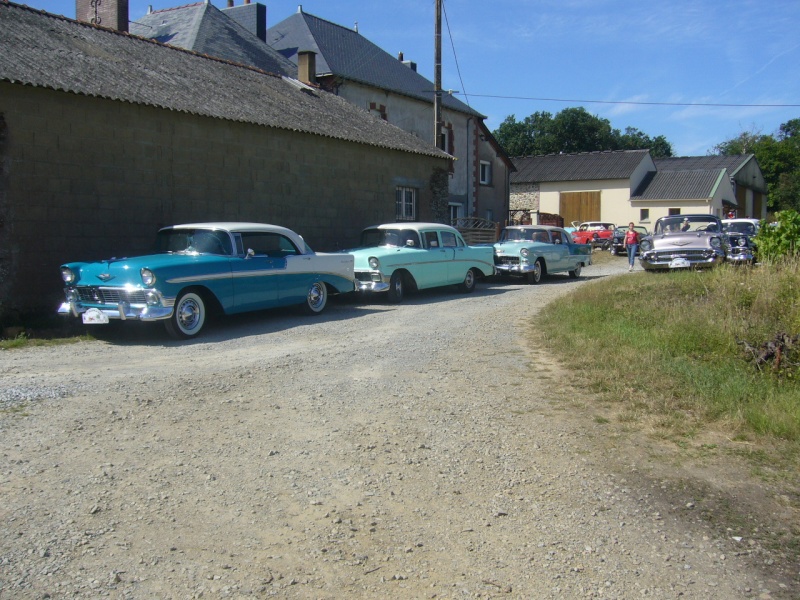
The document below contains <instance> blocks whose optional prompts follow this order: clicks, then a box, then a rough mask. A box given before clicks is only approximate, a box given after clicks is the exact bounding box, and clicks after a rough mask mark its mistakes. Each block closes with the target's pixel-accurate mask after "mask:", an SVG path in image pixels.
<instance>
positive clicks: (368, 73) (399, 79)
mask: <svg viewBox="0 0 800 600" xmlns="http://www.w3.org/2000/svg"><path fill="white" fill-rule="evenodd" d="M267 43H268V44H269V45H270V46H271V47H272V48H274V49H275V50H277V51H279V52H280V53H281V54H283V55H284V56H285V57H286V58H288V59H290V60H291V61H292V62H294V63H297V64H301V68H300V69H299V71H298V78H299V79H301V80H304V81H309V82H311V83H315V84H318V85H320V86H321V87H322V88H323V89H326V90H328V91H330V92H332V93H334V94H336V95H338V96H340V97H342V98H344V99H345V100H347V101H348V102H350V103H352V104H354V105H355V106H359V107H361V108H363V109H365V110H368V111H369V112H371V113H373V114H374V115H376V116H378V117H380V118H381V119H384V120H385V121H387V122H389V123H391V124H393V125H396V126H397V127H400V128H401V129H403V130H405V131H408V132H410V133H412V134H413V135H415V136H417V137H419V138H420V139H423V140H430V141H431V143H434V139H433V134H434V119H433V111H434V107H433V101H434V95H433V89H434V85H433V83H432V82H431V81H429V80H427V79H426V78H425V77H423V76H422V75H420V74H419V73H417V70H416V64H415V63H414V62H413V61H408V60H405V58H404V56H403V55H402V54H400V55H399V56H398V57H397V58H394V57H393V56H391V55H389V54H388V53H386V52H385V51H383V50H382V49H380V48H379V47H377V46H376V45H375V44H373V43H372V42H370V41H369V40H367V39H366V38H365V37H363V36H362V35H360V34H359V33H358V31H357V30H353V29H348V28H346V27H342V26H340V25H337V24H335V23H331V22H330V21H326V20H324V19H321V18H319V17H316V16H314V15H311V14H308V13H306V12H303V10H302V7H300V8H299V9H298V11H297V13H295V14H294V15H292V16H291V17H289V18H287V19H285V20H283V21H281V22H280V23H277V24H276V25H274V26H272V27H269V28H268V29H267ZM309 53H310V54H312V55H313V56H312V58H311V60H312V61H313V63H312V65H313V66H312V68H311V69H310V71H308V70H307V69H308V66H307V65H308V63H305V65H306V70H304V69H303V68H302V63H301V61H304V60H307V59H305V56H307V55H308V54H309ZM442 119H443V121H444V143H443V144H442V146H441V147H443V148H444V149H445V151H446V152H447V153H448V154H450V155H452V156H453V157H455V158H456V160H455V161H454V162H453V164H452V165H451V170H450V173H449V181H448V194H449V196H448V205H447V215H446V217H447V219H455V218H459V217H481V218H488V219H490V220H501V219H503V218H504V217H505V215H506V214H507V211H508V200H509V192H510V187H509V186H510V183H509V174H510V172H511V171H512V170H513V169H514V165H513V162H512V161H511V160H510V159H509V158H508V156H507V155H506V154H505V152H504V151H503V149H502V148H501V147H500V145H499V144H497V143H496V141H495V140H494V138H493V137H492V136H491V134H490V133H489V132H488V130H487V129H486V127H485V125H484V119H485V118H484V116H483V115H481V114H480V113H479V112H477V111H476V110H474V109H472V108H471V107H469V106H468V105H466V104H464V103H463V102H461V101H460V100H458V99H457V98H456V97H455V96H454V95H452V94H448V93H444V94H443V96H442Z"/></svg>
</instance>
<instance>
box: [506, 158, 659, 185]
mask: <svg viewBox="0 0 800 600" xmlns="http://www.w3.org/2000/svg"><path fill="white" fill-rule="evenodd" d="M647 156H649V150H618V151H608V152H583V153H580V154H547V155H544V156H525V157H521V158H513V159H512V161H513V163H514V166H515V167H516V168H517V171H516V172H515V173H512V174H511V183H542V182H547V181H586V180H593V179H627V178H629V177H631V175H633V173H634V171H635V170H636V168H637V167H638V166H639V165H640V164H641V162H642V161H643V160H644V159H645V158H646V157H647Z"/></svg>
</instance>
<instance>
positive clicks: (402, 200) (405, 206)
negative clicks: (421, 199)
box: [395, 187, 417, 221]
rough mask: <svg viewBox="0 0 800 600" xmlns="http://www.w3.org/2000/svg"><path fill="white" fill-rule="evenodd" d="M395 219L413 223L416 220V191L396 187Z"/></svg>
mask: <svg viewBox="0 0 800 600" xmlns="http://www.w3.org/2000/svg"><path fill="white" fill-rule="evenodd" d="M395 217H396V218H397V220H398V221H414V220H416V218H417V190H415V189H414V188H408V187H398V188H397V190H396V192H395Z"/></svg>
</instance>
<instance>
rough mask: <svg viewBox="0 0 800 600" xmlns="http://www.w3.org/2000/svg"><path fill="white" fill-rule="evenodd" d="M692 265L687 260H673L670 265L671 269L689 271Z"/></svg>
mask: <svg viewBox="0 0 800 600" xmlns="http://www.w3.org/2000/svg"><path fill="white" fill-rule="evenodd" d="M691 266H692V265H691V263H690V262H689V261H688V260H686V259H685V258H673V259H672V260H671V261H670V263H669V268H670V269H688V268H689V267H691Z"/></svg>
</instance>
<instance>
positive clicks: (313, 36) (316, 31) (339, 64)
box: [267, 9, 485, 118]
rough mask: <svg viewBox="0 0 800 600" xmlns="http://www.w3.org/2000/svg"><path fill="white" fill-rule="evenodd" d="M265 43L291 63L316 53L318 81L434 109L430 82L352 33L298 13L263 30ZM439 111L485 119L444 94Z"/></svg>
mask: <svg viewBox="0 0 800 600" xmlns="http://www.w3.org/2000/svg"><path fill="white" fill-rule="evenodd" d="M387 10H389V11H391V9H387ZM387 14H390V12H389V13H387ZM267 43H268V44H269V45H270V46H272V47H273V48H274V49H276V50H278V51H279V52H281V54H283V55H284V56H286V57H287V58H290V59H292V60H293V61H295V62H296V61H297V52H298V50H313V51H314V52H316V53H317V56H316V67H317V77H324V76H326V75H333V76H336V77H341V78H343V79H346V80H349V81H353V82H358V83H362V84H364V85H368V86H371V87H376V88H379V89H382V90H388V91H391V92H395V93H397V94H401V95H404V96H410V97H412V98H416V99H418V100H423V101H425V102H429V103H431V104H433V83H432V82H430V81H428V80H427V79H426V78H425V77H423V76H422V75H420V74H419V73H417V72H416V71H414V70H413V69H411V68H410V67H408V66H406V65H405V64H403V62H401V61H400V60H398V59H397V58H395V57H393V56H392V55H390V54H389V53H387V52H386V51H384V50H382V49H381V48H379V47H378V46H376V45H375V44H373V43H372V42H370V41H369V40H368V39H367V38H365V37H364V36H362V35H360V34H359V33H358V32H357V31H354V30H352V29H348V28H346V27H342V26H341V25H336V24H335V23H331V22H330V21H326V20H324V19H320V18H319V17H315V16H314V15H311V14H308V13H305V12H302V10H299V11H298V12H297V13H295V14H294V15H292V16H291V17H288V18H287V19H284V20H283V21H281V22H280V23H278V24H277V25H273V26H272V27H270V28H269V29H267ZM442 106H443V107H445V108H448V109H451V110H454V111H458V112H462V113H466V114H469V115H473V116H476V117H480V118H485V117H484V116H483V115H481V114H480V113H479V112H477V111H475V110H473V109H472V108H470V107H469V106H467V105H466V104H464V103H463V102H461V101H460V100H458V99H457V98H456V97H454V96H452V95H450V94H447V93H445V94H443V95H442Z"/></svg>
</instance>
